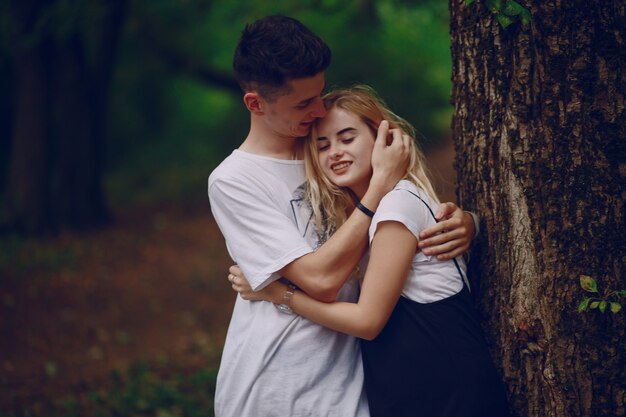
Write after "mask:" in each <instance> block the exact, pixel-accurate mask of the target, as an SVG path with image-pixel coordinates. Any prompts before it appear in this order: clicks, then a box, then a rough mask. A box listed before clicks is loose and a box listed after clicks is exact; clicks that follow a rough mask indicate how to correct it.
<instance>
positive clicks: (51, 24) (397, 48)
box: [0, 0, 451, 206]
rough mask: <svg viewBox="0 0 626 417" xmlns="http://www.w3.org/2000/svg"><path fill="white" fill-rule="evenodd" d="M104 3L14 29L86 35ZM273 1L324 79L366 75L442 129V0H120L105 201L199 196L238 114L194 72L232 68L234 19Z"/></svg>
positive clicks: (3, 154)
mask: <svg viewBox="0 0 626 417" xmlns="http://www.w3.org/2000/svg"><path fill="white" fill-rule="evenodd" d="M6 7H7V6H6V4H4V5H3V6H0V89H2V91H3V92H4V93H5V94H0V113H1V114H2V116H0V167H1V168H2V169H0V181H1V182H2V183H4V182H5V180H6V174H7V172H6V169H5V168H6V166H7V165H8V160H9V154H10V148H11V145H10V135H11V117H12V114H13V106H14V103H13V102H12V99H11V85H12V83H11V78H12V77H13V74H12V67H11V56H10V54H9V52H8V50H9V49H8V45H9V43H10V42H11V33H12V24H14V22H11V21H10V19H8V18H7V15H8V14H7V9H6ZM105 7H107V6H106V3H105V2H102V1H87V0H56V1H51V2H50V3H49V4H48V6H47V8H46V9H45V12H44V13H43V14H42V15H41V16H40V17H39V20H38V21H37V22H36V23H35V30H34V31H33V35H32V36H31V37H30V38H29V39H28V40H26V41H29V42H37V36H38V35H37V34H42V33H44V32H46V31H47V32H53V34H54V37H55V38H63V37H66V36H68V34H71V33H72V32H73V31H78V32H80V33H82V36H84V37H85V38H86V39H90V38H93V37H94V32H95V31H97V30H102V28H99V26H98V25H96V24H95V23H94V22H96V21H97V20H98V17H99V16H101V15H102V13H104V11H105V9H104V8H105ZM277 13H278V14H285V15H290V16H293V17H295V18H298V19H300V20H301V21H302V22H304V23H305V24H306V25H307V26H309V27H310V28H311V29H312V30H313V31H315V32H316V33H317V34H319V35H320V36H321V37H322V38H324V39H325V40H326V41H327V42H328V44H329V45H330V46H331V49H332V50H333V62H332V64H331V67H330V69H329V71H328V72H327V86H328V87H329V88H330V87H333V86H347V85H351V84H355V83H367V84H370V85H372V86H373V87H375V88H376V89H377V90H378V91H379V92H380V94H381V95H382V96H383V97H384V98H386V100H387V101H388V102H389V104H390V105H391V106H392V108H393V109H394V110H396V111H397V112H398V113H399V114H401V115H402V116H404V117H406V118H407V119H409V120H410V121H411V122H413V123H414V124H415V126H416V127H417V129H418V130H419V131H420V132H422V133H423V134H424V135H425V137H426V138H427V140H428V141H435V140H437V139H439V138H441V137H442V136H444V135H446V134H447V129H448V124H449V119H450V115H451V107H450V105H449V103H448V96H449V91H450V86H451V85H450V55H449V35H448V11H447V5H446V3H445V2H441V1H437V0H421V1H418V0H413V1H411V0H366V1H363V0H360V1H357V0H352V1H338V0H302V1H299V2H292V1H288V0H273V1H258V0H255V1H253V0H242V1H237V2H231V1H226V0H154V1H150V2H141V1H136V0H129V1H128V4H127V10H126V15H125V21H124V29H123V33H122V37H121V43H120V50H119V51H118V54H117V60H116V64H115V72H114V79H113V83H112V88H111V91H109V95H108V96H109V100H110V102H109V112H110V113H109V115H108V124H107V142H106V146H105V150H106V157H105V161H106V178H105V184H106V189H107V195H108V199H109V201H110V202H111V203H113V205H114V206H119V205H126V204H133V203H141V202H156V201H162V200H178V199H180V198H185V199H188V198H205V197H204V196H205V195H206V193H205V189H206V177H207V176H208V174H209V173H210V171H211V170H212V168H213V167H214V166H215V165H216V164H217V163H219V161H220V160H221V159H223V158H224V157H225V156H226V155H228V154H229V153H230V152H231V150H232V149H233V148H235V147H237V146H238V145H239V143H240V142H241V141H242V139H243V138H244V135H245V134H246V131H247V127H248V115H247V113H246V111H245V108H244V106H243V105H242V103H241V94H240V92H238V91H237V90H236V89H235V88H233V86H232V84H231V85H230V86H226V85H220V83H219V81H216V82H213V81H211V80H210V79H207V78H206V77H202V76H199V75H198V74H199V73H201V72H202V71H213V72H215V73H217V74H220V75H221V76H224V77H226V78H232V74H231V59H232V53H233V50H234V47H235V45H236V43H237V40H238V37H239V34H240V32H241V29H242V28H243V27H244V25H245V24H246V23H249V22H252V21H254V20H256V19H258V18H260V17H262V16H265V15H269V14H277ZM90 53H91V54H93V52H90V51H89V48H88V50H87V54H90ZM93 61H97V57H93ZM198 69H199V71H197V70H198ZM231 81H232V80H231ZM426 145H428V144H426ZM0 189H1V187H0Z"/></svg>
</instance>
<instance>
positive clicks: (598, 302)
mask: <svg viewBox="0 0 626 417" xmlns="http://www.w3.org/2000/svg"><path fill="white" fill-rule="evenodd" d="M599 305H600V301H594V302H593V303H591V304H589V308H590V309H592V310H593V309H594V308H598V306H599Z"/></svg>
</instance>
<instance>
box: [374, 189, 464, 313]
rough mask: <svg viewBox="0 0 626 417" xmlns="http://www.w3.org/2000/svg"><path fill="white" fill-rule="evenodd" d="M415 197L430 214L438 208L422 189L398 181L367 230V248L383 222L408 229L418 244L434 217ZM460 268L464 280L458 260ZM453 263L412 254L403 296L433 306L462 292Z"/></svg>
mask: <svg viewBox="0 0 626 417" xmlns="http://www.w3.org/2000/svg"><path fill="white" fill-rule="evenodd" d="M412 193H414V194H416V195H418V196H419V197H420V198H421V199H422V200H423V201H424V202H426V203H428V206H429V207H431V209H432V210H435V208H436V207H437V206H438V204H437V202H435V201H434V200H433V199H432V198H431V197H430V196H428V194H426V193H425V192H424V190H422V189H421V188H417V187H416V186H415V184H413V183H412V182H410V181H407V180H402V181H400V182H399V183H398V184H397V185H396V186H395V187H394V189H393V190H391V191H390V192H388V193H387V194H386V195H385V196H384V197H383V199H382V200H381V201H380V204H379V205H378V209H376V214H375V215H374V218H373V219H372V224H371V225H370V229H369V239H370V244H371V242H372V240H373V239H374V235H375V234H376V228H377V227H378V224H379V223H381V222H384V221H397V222H400V223H402V224H403V225H404V226H406V228H407V229H409V230H410V231H411V232H412V233H413V235H414V236H415V238H416V239H418V240H419V232H420V231H422V230H424V229H426V228H427V227H429V226H432V225H433V224H435V220H434V218H433V215H432V214H431V213H430V211H429V210H428V208H427V207H426V205H425V204H424V203H423V202H422V201H420V199H419V198H418V197H416V196H415V195H414V194H412ZM457 263H458V265H459V268H460V269H461V271H462V273H463V277H464V276H465V270H466V267H465V262H464V261H463V259H461V258H460V257H459V258H457ZM463 277H462V276H461V275H460V274H459V271H458V270H457V268H456V266H455V265H454V262H453V261H452V260H449V261H439V260H438V259H437V257H434V256H426V255H424V254H423V253H422V252H421V251H419V252H418V253H416V254H415V256H414V257H413V261H412V263H411V268H410V270H409V276H408V277H407V280H406V283H405V285H404V288H403V289H402V296H404V297H406V298H408V299H409V300H413V301H417V302H418V303H432V302H435V301H439V300H442V299H444V298H448V297H450V296H453V295H454V294H456V293H458V292H459V291H461V289H463V279H464V278H463Z"/></svg>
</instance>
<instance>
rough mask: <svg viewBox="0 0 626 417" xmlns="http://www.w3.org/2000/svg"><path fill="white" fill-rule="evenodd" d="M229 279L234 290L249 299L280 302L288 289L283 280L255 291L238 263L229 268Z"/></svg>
mask: <svg viewBox="0 0 626 417" xmlns="http://www.w3.org/2000/svg"><path fill="white" fill-rule="evenodd" d="M228 272H229V274H228V281H229V282H230V284H231V286H232V287H233V290H234V291H236V292H238V293H239V296H240V297H241V298H243V299H244V300H248V301H271V302H273V303H276V304H280V303H281V302H282V301H281V300H282V297H283V295H284V293H285V291H286V290H287V286H286V285H285V284H283V283H281V282H278V281H274V282H272V283H271V284H269V285H267V286H266V287H264V288H263V289H262V290H259V291H253V290H252V287H250V284H249V283H248V280H247V279H246V276H245V275H244V274H243V272H242V271H241V268H239V267H238V266H237V265H233V266H231V267H230V268H228Z"/></svg>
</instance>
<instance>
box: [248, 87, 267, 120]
mask: <svg viewBox="0 0 626 417" xmlns="http://www.w3.org/2000/svg"><path fill="white" fill-rule="evenodd" d="M262 100H263V99H262V98H261V96H259V94H258V93H256V92H254V91H252V92H249V93H246V94H244V96H243V102H244V104H245V105H246V107H247V108H248V110H250V113H252V114H255V115H257V116H261V115H263V114H264V113H263V109H262V103H261V102H262Z"/></svg>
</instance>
